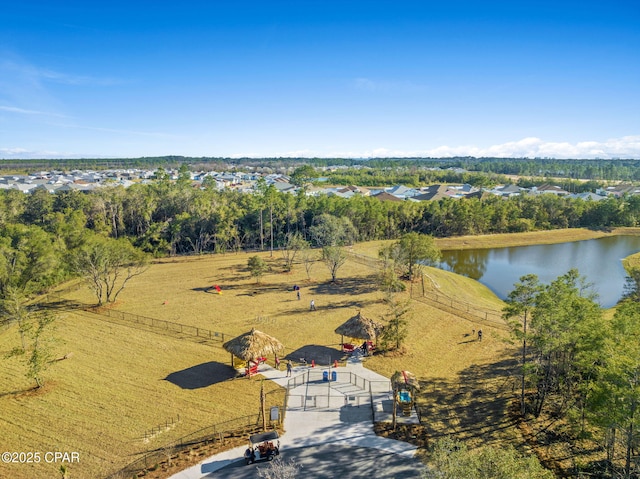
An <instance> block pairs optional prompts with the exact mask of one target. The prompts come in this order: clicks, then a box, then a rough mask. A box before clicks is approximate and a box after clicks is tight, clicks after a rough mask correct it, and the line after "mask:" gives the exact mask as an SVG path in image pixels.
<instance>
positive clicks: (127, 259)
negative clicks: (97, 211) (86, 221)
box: [73, 237, 148, 305]
mask: <svg viewBox="0 0 640 479" xmlns="http://www.w3.org/2000/svg"><path fill="white" fill-rule="evenodd" d="M73 266H74V269H75V271H76V272H77V273H79V274H81V275H83V276H84V277H85V278H86V279H87V281H88V282H89V286H90V287H91V288H92V289H93V291H94V292H95V294H96V298H97V299H98V305H102V304H104V303H112V302H115V301H116V299H117V297H118V295H119V294H120V293H121V292H122V290H123V289H124V287H125V286H126V284H127V282H129V280H131V278H133V277H135V276H138V275H140V274H142V273H144V272H145V271H146V270H147V269H148V262H147V257H146V256H145V255H144V254H143V253H141V252H140V251H138V250H136V249H135V248H134V247H133V245H132V244H131V243H129V241H127V240H126V239H120V240H113V239H110V238H101V237H96V238H94V239H93V240H92V241H90V242H88V243H87V244H86V245H85V246H83V247H82V248H80V250H79V252H78V254H77V255H76V256H75V259H74V261H73Z"/></svg>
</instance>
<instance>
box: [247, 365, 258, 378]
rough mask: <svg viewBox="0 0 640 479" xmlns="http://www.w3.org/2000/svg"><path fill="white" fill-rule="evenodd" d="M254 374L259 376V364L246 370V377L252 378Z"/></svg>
mask: <svg viewBox="0 0 640 479" xmlns="http://www.w3.org/2000/svg"><path fill="white" fill-rule="evenodd" d="M254 374H258V365H257V364H254V365H253V366H251V367H250V368H245V370H244V375H245V376H249V377H251V376H253V375H254Z"/></svg>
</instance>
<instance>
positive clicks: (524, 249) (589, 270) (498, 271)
mask: <svg viewBox="0 0 640 479" xmlns="http://www.w3.org/2000/svg"><path fill="white" fill-rule="evenodd" d="M638 251H640V236H609V237H606V238H598V239H592V240H584V241H575V242H571V243H558V244H550V245H534V246H517V247H511V248H493V249H476V250H458V251H443V252H442V262H441V264H440V265H439V267H440V268H442V269H446V270H448V271H453V272H454V273H458V274H462V275H464V276H468V277H469V278H473V279H475V280H477V281H479V282H481V283H482V284H484V285H485V286H487V287H488V288H490V289H491V290H492V291H493V292H494V293H495V294H496V295H497V296H498V297H500V298H501V299H505V298H506V297H507V295H508V294H509V293H510V292H511V291H512V290H513V285H514V284H515V283H516V282H517V281H518V280H519V279H520V277H522V276H524V275H525V274H536V275H537V276H538V278H539V279H540V282H542V283H545V284H548V283H550V282H551V281H553V280H555V279H556V278H557V277H558V276H562V275H563V274H565V273H566V272H567V271H569V270H570V269H572V268H576V269H577V270H578V271H579V272H580V275H582V276H585V277H586V278H587V281H588V282H589V283H591V284H592V285H593V290H594V291H595V292H596V293H598V295H599V298H598V301H599V303H600V305H601V306H602V307H603V308H610V307H613V306H615V304H616V303H617V302H618V300H619V299H620V297H621V296H622V293H623V290H624V284H625V280H626V272H625V270H624V267H623V266H622V259H623V258H625V257H627V256H629V255H631V254H633V253H637V252H638Z"/></svg>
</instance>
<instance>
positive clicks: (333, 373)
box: [331, 371, 338, 381]
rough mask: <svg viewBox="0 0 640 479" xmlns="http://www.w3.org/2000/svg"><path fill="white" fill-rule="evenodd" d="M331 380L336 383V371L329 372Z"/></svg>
mask: <svg viewBox="0 0 640 479" xmlns="http://www.w3.org/2000/svg"><path fill="white" fill-rule="evenodd" d="M331 380H332V381H337V380H338V373H337V371H331Z"/></svg>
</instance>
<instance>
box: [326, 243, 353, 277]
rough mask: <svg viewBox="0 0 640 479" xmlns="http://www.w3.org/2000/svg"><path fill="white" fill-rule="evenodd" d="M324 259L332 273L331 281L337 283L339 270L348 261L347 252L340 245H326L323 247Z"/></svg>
mask: <svg viewBox="0 0 640 479" xmlns="http://www.w3.org/2000/svg"><path fill="white" fill-rule="evenodd" d="M322 261H324V264H325V265H327V268H328V269H329V273H331V282H332V283H335V281H336V276H337V275H338V270H339V269H340V268H341V267H342V265H343V264H344V263H345V262H346V261H347V253H345V251H344V250H343V249H342V248H340V247H339V246H325V247H324V248H322Z"/></svg>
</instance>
